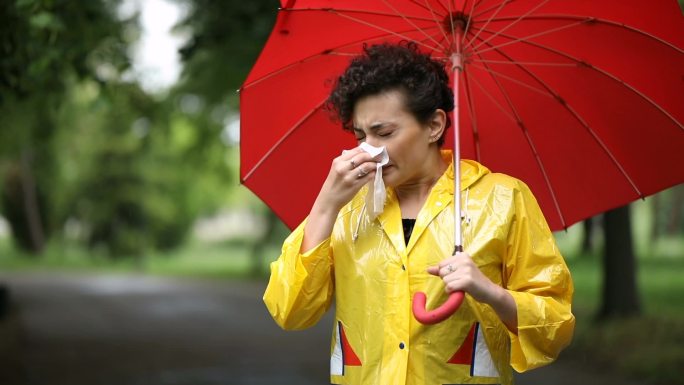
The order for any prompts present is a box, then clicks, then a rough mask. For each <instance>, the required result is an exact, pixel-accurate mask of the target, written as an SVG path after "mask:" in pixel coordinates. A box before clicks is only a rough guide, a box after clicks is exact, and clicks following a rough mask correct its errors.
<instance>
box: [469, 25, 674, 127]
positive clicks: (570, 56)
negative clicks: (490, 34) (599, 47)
mask: <svg viewBox="0 0 684 385" xmlns="http://www.w3.org/2000/svg"><path fill="white" fill-rule="evenodd" d="M501 36H503V37H505V38H508V39H514V40H517V38H516V37H515V36H510V35H507V34H501ZM521 42H522V43H525V44H529V45H531V46H533V47H537V48H539V49H543V50H546V51H549V52H551V53H554V54H556V55H559V56H562V57H564V58H566V59H569V60H572V61H574V62H575V63H576V64H577V65H578V66H583V67H586V68H589V69H592V70H594V71H596V72H598V73H600V74H602V75H604V76H606V77H608V78H610V79H612V80H613V81H615V82H617V83H620V84H621V85H622V86H624V87H626V88H627V89H629V90H630V91H632V92H634V93H635V94H636V95H638V96H639V97H640V98H642V99H644V100H645V101H647V102H648V103H649V104H651V105H652V106H653V107H655V108H656V109H658V110H659V111H660V112H661V113H662V114H663V115H665V116H667V117H668V118H669V119H670V120H671V121H672V122H673V123H674V124H676V125H677V126H679V128H681V129H682V130H684V124H682V123H681V122H679V121H678V120H677V119H676V118H675V117H674V116H672V115H671V114H670V113H669V112H667V110H665V109H664V108H663V107H661V106H660V105H659V104H658V103H656V102H655V101H654V100H653V99H651V98H649V97H648V96H646V95H645V94H644V93H643V92H641V91H639V90H637V89H636V88H635V87H634V86H632V85H631V84H629V83H627V82H625V81H624V80H622V79H620V78H618V77H617V76H615V75H613V74H611V73H610V72H608V71H606V70H604V69H602V68H599V67H596V66H594V65H593V64H590V63H587V62H585V61H582V60H580V59H578V58H576V57H574V56H572V55H570V54H568V53H566V52H563V51H560V50H558V49H555V48H551V47H548V46H545V45H543V44H539V43H535V42H532V41H526V40H522V41H521ZM500 47H501V46H499V47H497V48H496V51H497V52H499V53H500V54H502V55H504V56H505V57H508V55H505V54H504V53H503V51H501V50H499V49H498V48H500ZM480 52H482V51H480Z"/></svg>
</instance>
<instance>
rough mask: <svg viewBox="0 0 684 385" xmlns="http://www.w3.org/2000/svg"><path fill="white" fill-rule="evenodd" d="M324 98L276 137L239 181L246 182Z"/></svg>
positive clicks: (326, 98) (319, 105) (321, 103)
mask: <svg viewBox="0 0 684 385" xmlns="http://www.w3.org/2000/svg"><path fill="white" fill-rule="evenodd" d="M326 100H328V97H327V96H326V97H325V99H323V101H321V102H320V103H318V104H316V106H315V107H314V108H312V109H311V111H309V112H308V113H307V114H306V115H304V116H303V117H302V118H301V119H299V120H298V121H297V123H295V124H294V125H292V127H290V129H289V130H287V132H286V133H285V135H283V136H281V137H280V139H278V141H277V142H276V143H275V144H274V145H273V146H271V148H270V149H269V150H268V151H267V152H266V154H264V156H262V157H261V159H259V161H258V162H257V163H256V164H255V165H254V166H253V167H252V168H251V169H250V170H249V172H247V173H246V174H245V177H244V178H242V181H241V182H242V183H244V182H246V181H247V179H249V178H250V177H251V176H252V174H253V173H254V172H255V171H256V170H257V169H258V168H259V167H260V166H261V164H262V163H264V162H265V161H266V159H268V158H269V157H270V156H271V154H273V152H274V151H275V150H276V149H277V148H278V147H279V146H280V145H281V144H282V143H283V142H284V141H285V139H287V138H289V137H290V135H292V133H294V132H295V131H296V130H297V129H298V128H299V127H301V126H302V124H304V122H306V121H307V120H309V118H311V117H312V116H313V114H314V113H316V111H318V110H319V109H320V108H321V107H322V106H323V105H324V104H325V102H326Z"/></svg>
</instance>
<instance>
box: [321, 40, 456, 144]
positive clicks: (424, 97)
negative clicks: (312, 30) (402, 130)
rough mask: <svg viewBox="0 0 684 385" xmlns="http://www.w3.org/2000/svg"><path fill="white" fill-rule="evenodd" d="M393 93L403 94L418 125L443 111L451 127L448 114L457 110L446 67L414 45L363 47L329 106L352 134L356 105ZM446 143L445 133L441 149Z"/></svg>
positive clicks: (332, 96) (341, 80) (341, 77)
mask: <svg viewBox="0 0 684 385" xmlns="http://www.w3.org/2000/svg"><path fill="white" fill-rule="evenodd" d="M392 90H400V91H401V92H402V94H403V95H404V98H405V99H404V100H405V103H406V107H407V108H408V110H409V111H410V112H411V113H413V115H414V116H415V117H416V120H418V122H420V123H423V124H425V123H427V122H428V121H429V120H430V118H431V117H432V116H433V114H434V112H435V111H436V110H437V109H442V110H444V111H445V112H447V122H446V128H449V126H450V125H451V119H449V114H448V112H450V111H452V110H453V109H454V97H453V92H452V91H451V88H449V76H448V75H447V73H446V70H445V69H444V65H443V64H442V63H440V62H438V61H437V60H434V59H432V58H431V57H430V55H428V54H424V53H421V52H420V51H418V47H417V45H416V44H415V43H412V42H405V41H404V42H400V43H399V44H389V43H383V44H377V45H372V46H367V45H364V47H363V54H361V55H360V56H358V57H356V58H354V59H353V60H352V62H351V63H350V64H349V67H347V69H346V71H345V72H344V73H343V74H342V75H341V76H340V77H339V78H338V79H337V81H336V82H335V86H334V87H333V91H332V93H331V94H330V96H329V97H328V100H327V103H326V105H327V108H328V110H330V111H332V113H333V114H334V115H335V117H336V118H338V119H339V121H340V122H341V123H342V127H343V128H344V129H345V130H350V131H351V130H352V128H353V127H352V115H353V113H354V106H355V105H356V102H357V101H358V100H359V99H361V98H362V97H364V96H369V95H377V94H380V93H382V92H386V91H392ZM446 128H445V132H446ZM443 143H444V134H442V137H441V138H439V140H438V141H437V144H438V145H439V146H441V145H442V144H443Z"/></svg>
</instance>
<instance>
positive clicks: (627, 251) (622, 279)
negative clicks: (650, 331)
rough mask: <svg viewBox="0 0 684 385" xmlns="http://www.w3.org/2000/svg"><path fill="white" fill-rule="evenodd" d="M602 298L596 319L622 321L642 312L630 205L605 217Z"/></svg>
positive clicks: (610, 212)
mask: <svg viewBox="0 0 684 385" xmlns="http://www.w3.org/2000/svg"><path fill="white" fill-rule="evenodd" d="M603 229H604V233H605V249H604V255H603V297H602V301H603V303H602V306H601V310H600V312H599V318H603V319H605V318H622V317H629V316H633V315H638V314H639V313H640V312H641V306H640V303H639V296H638V290H637V280H636V258H635V256H634V248H633V246H632V231H631V223H630V215H629V205H627V206H623V207H620V208H617V209H614V210H611V211H608V212H606V213H605V215H604V220H603Z"/></svg>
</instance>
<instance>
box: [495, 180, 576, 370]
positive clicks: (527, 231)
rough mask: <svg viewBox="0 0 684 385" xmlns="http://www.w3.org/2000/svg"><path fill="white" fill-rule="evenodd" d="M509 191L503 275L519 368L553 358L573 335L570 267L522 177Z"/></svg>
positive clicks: (513, 361)
mask: <svg viewBox="0 0 684 385" xmlns="http://www.w3.org/2000/svg"><path fill="white" fill-rule="evenodd" d="M514 194H515V196H514V199H513V200H514V208H513V209H514V213H513V221H512V223H511V228H510V232H509V236H508V244H507V248H508V252H507V258H506V266H505V273H504V279H505V286H506V289H508V290H509V292H510V293H511V295H512V296H513V299H514V300H515V302H516V305H517V308H518V333H517V335H516V334H514V333H510V338H511V366H512V367H513V368H514V369H515V370H516V371H518V372H523V371H526V370H529V369H533V368H536V367H539V366H542V365H545V364H548V363H550V362H552V361H553V360H555V359H556V357H557V356H558V354H559V353H560V351H561V350H562V349H563V348H564V347H565V346H567V345H568V344H569V343H570V341H571V339H572V334H573V330H574V326H575V317H574V316H573V314H572V312H571V302H572V293H573V284H572V278H571V276H570V271H569V270H568V268H567V266H566V264H565V262H564V260H563V258H562V256H561V255H560V252H559V250H558V248H557V246H556V243H555V240H554V238H553V235H552V233H551V231H550V230H549V227H548V225H547V223H546V220H545V219H544V217H543V214H542V212H541V210H540V208H539V206H538V204H537V201H536V200H535V198H534V196H533V195H532V193H531V192H530V190H529V189H528V188H527V186H525V185H524V184H522V183H521V185H520V188H519V189H516V191H515V193H514Z"/></svg>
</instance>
